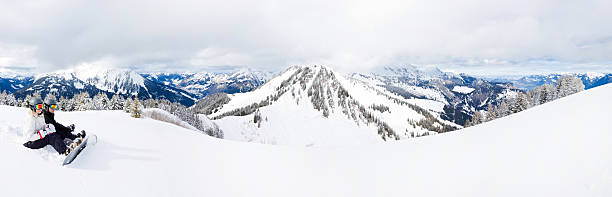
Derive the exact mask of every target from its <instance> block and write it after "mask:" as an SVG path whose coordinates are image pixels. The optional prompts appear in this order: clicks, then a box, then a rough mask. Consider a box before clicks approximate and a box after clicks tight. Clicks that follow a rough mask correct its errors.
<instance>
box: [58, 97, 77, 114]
mask: <svg viewBox="0 0 612 197" xmlns="http://www.w3.org/2000/svg"><path fill="white" fill-rule="evenodd" d="M58 107H59V109H60V110H62V111H74V103H73V102H72V100H71V99H67V98H66V97H63V96H61V97H60V99H59V106H58Z"/></svg>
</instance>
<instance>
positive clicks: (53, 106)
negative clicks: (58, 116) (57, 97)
mask: <svg viewBox="0 0 612 197" xmlns="http://www.w3.org/2000/svg"><path fill="white" fill-rule="evenodd" d="M49 109H57V105H49Z"/></svg>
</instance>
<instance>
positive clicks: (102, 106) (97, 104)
mask: <svg viewBox="0 0 612 197" xmlns="http://www.w3.org/2000/svg"><path fill="white" fill-rule="evenodd" d="M108 104H109V100H108V96H106V94H104V93H98V94H96V95H95V96H94V97H93V103H92V107H93V109H94V110H108V109H109V106H108Z"/></svg>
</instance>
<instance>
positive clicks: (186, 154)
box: [0, 85, 612, 197]
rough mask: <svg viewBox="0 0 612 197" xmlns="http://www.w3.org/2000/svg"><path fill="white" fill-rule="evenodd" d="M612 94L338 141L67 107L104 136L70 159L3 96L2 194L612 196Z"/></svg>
mask: <svg viewBox="0 0 612 197" xmlns="http://www.w3.org/2000/svg"><path fill="white" fill-rule="evenodd" d="M611 97H612V85H605V86H601V87H597V88H594V89H591V90H587V91H583V92H580V93H577V94H575V95H572V96H568V97H565V98H561V99H559V100H555V101H552V102H550V103H546V104H543V105H540V106H537V107H534V108H531V109H528V110H526V111H524V112H521V113H517V114H513V115H510V116H508V117H505V118H502V119H498V120H494V121H491V122H487V123H484V124H481V125H477V126H473V127H470V128H467V129H464V130H460V131H455V132H450V133H445V134H440V135H435V136H430V137H422V138H414V139H409V140H403V141H397V142H391V143H384V144H372V145H364V146H346V147H338V148H331V149H330V148H305V147H288V146H270V145H262V144H253V143H240V142H233V141H226V140H220V139H216V138H212V137H209V136H206V135H203V134H201V133H198V132H195V131H192V130H187V129H184V128H182V127H179V126H175V125H172V124H168V123H163V122H158V121H154V120H151V119H133V118H130V117H129V116H128V114H125V113H122V112H119V111H106V112H104V111H89V112H70V113H61V112H60V113H59V114H58V115H57V118H58V120H59V121H60V122H66V123H76V124H77V127H78V128H77V129H81V128H83V129H87V130H88V131H89V132H91V133H96V134H97V135H98V136H99V138H100V140H99V142H98V144H97V145H96V146H92V147H89V148H88V149H86V150H85V151H84V152H83V154H82V155H81V157H79V158H78V159H77V160H75V162H74V163H73V164H71V165H70V166H67V167H61V166H60V165H59V159H61V158H58V157H57V156H56V155H55V153H53V152H52V151H51V149H50V147H47V148H46V149H43V150H37V151H35V150H29V149H26V148H24V147H23V146H21V143H23V141H21V140H19V136H18V135H17V134H16V133H17V131H18V130H20V129H21V126H20V125H21V123H22V121H23V119H22V118H23V116H22V115H23V114H24V113H26V109H24V108H15V107H7V106H0V111H2V112H3V113H1V114H0V155H2V158H3V162H2V163H1V164H0V174H2V176H0V185H2V190H0V195H2V196H83V194H86V196H91V197H97V196H100V197H108V196H402V197H403V196H483V197H489V196H600V197H605V196H612V187H611V186H612V142H611V141H610V139H612V132H610V128H612V123H611V122H610V117H611V115H612V114H611V112H610V109H612V103H610V102H609V101H608V99H609V98H611ZM542 117H546V118H542ZM100 120H104V122H105V123H104V124H100ZM106 123H110V124H106ZM67 185H72V186H75V189H74V190H67Z"/></svg>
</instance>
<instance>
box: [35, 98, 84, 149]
mask: <svg viewBox="0 0 612 197" xmlns="http://www.w3.org/2000/svg"><path fill="white" fill-rule="evenodd" d="M50 102H51V101H50ZM28 105H29V107H30V110H31V113H30V114H29V116H28V118H27V119H26V124H25V126H24V130H23V136H24V137H26V138H27V139H32V138H36V140H33V141H28V142H26V143H24V144H23V145H24V146H25V147H28V148H31V149H39V148H43V147H45V146H47V145H51V146H52V147H53V149H55V151H57V152H58V153H59V154H64V155H67V154H68V153H70V151H71V149H69V148H67V146H66V143H65V142H64V139H65V138H68V139H71V140H68V141H71V142H72V139H80V138H81V137H84V136H85V133H84V132H82V133H79V134H77V135H73V134H72V133H71V131H72V130H71V129H70V128H68V127H64V126H63V125H60V124H58V123H57V122H55V119H54V114H53V113H55V108H56V107H57V105H56V104H55V106H50V105H49V106H47V107H50V108H53V109H52V111H53V112H49V111H47V112H46V113H44V112H43V111H46V110H44V108H45V105H44V104H43V101H42V99H40V97H32V98H31V99H30V101H29V102H28ZM48 114H49V115H48ZM56 125H57V127H56ZM71 127H72V128H73V126H71ZM56 128H57V129H56ZM71 146H74V143H73V145H71Z"/></svg>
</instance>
